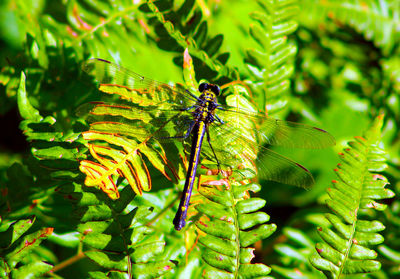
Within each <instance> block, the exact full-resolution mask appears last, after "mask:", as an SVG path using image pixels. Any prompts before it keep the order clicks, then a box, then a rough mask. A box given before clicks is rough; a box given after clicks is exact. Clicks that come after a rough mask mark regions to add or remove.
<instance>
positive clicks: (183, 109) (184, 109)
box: [179, 104, 196, 111]
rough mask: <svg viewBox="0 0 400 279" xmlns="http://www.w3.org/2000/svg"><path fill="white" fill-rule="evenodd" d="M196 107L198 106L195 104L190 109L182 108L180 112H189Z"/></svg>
mask: <svg viewBox="0 0 400 279" xmlns="http://www.w3.org/2000/svg"><path fill="white" fill-rule="evenodd" d="M195 106H196V104H194V105H193V106H190V107H188V108H181V109H179V110H180V111H188V110H191V109H192V108H194V107H195Z"/></svg>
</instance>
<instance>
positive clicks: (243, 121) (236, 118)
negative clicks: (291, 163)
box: [217, 107, 335, 149]
mask: <svg viewBox="0 0 400 279" xmlns="http://www.w3.org/2000/svg"><path fill="white" fill-rule="evenodd" d="M217 115H218V116H219V117H220V119H222V121H224V122H225V125H227V127H231V130H233V131H234V130H235V129H238V128H239V129H243V127H247V128H250V129H253V131H254V133H255V134H256V136H257V138H258V139H259V140H260V142H262V143H267V144H271V145H280V146H284V147H290V148H311V149H314V148H326V147H329V146H333V145H335V138H334V137H333V136H332V135H331V134H329V133H328V132H326V131H324V130H322V129H319V128H317V127H313V126H309V125H305V124H301V123H295V122H290V121H284V120H278V119H274V118H270V117H267V116H265V115H263V114H260V113H253V112H249V111H244V110H241V109H238V108H233V107H229V108H227V109H225V108H223V109H220V110H218V111H217ZM254 125H256V126H255V127H256V129H254V128H253V127H254ZM252 126H253V127H252Z"/></svg>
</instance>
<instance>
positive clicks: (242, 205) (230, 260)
mask: <svg viewBox="0 0 400 279" xmlns="http://www.w3.org/2000/svg"><path fill="white" fill-rule="evenodd" d="M216 182H218V181H212V182H208V183H207V182H204V183H203V185H202V187H201V188H200V189H199V193H200V194H201V195H202V196H203V197H204V198H205V199H206V200H205V201H204V203H200V204H198V205H197V206H196V210H197V211H198V212H199V213H201V214H202V218H200V220H198V221H197V222H196V226H197V227H198V228H199V229H200V230H201V231H202V232H203V233H205V235H200V237H199V243H201V244H202V245H204V247H205V250H204V252H203V254H202V258H203V260H204V261H205V262H206V263H207V265H208V266H207V267H206V268H205V269H204V277H205V278H238V277H239V278H241V277H247V278H258V277H262V276H266V275H268V274H269V273H270V268H269V267H267V266H265V265H263V264H252V263H251V261H252V259H253V258H254V254H253V250H254V248H249V246H250V245H254V243H255V242H257V241H259V240H262V239H264V238H267V237H269V236H270V235H271V234H272V233H273V232H274V231H275V229H276V226H275V225H274V224H265V222H268V221H269V216H268V215H267V214H266V213H264V212H261V211H259V210H260V209H262V208H263V207H264V206H265V200H263V199H260V198H249V193H248V191H249V190H251V191H252V192H258V191H259V190H260V188H259V185H257V184H247V185H240V184H238V185H232V184H231V183H230V181H229V180H225V179H221V180H219V182H220V184H217V183H216ZM213 184H214V185H213ZM221 187H224V188H225V189H220V188H221Z"/></svg>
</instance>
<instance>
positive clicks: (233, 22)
mask: <svg viewBox="0 0 400 279" xmlns="http://www.w3.org/2000/svg"><path fill="white" fill-rule="evenodd" d="M280 7H290V9H289V8H288V9H286V8H285V9H282V18H281V19H280V18H279V16H280V15H279V14H277V13H275V14H273V15H274V17H271V13H272V12H274V11H278V10H279V9H280ZM271 18H273V19H274V20H275V19H276V21H277V22H281V21H284V22H283V23H285V25H284V26H283V24H282V26H279V29H277V30H278V31H282V34H275V35H271V34H274V33H273V27H274V26H278V25H274V21H273V20H272V21H271V20H270V19H271ZM271 22H272V23H271ZM267 23H268V24H269V25H268V24H267ZM276 33H278V32H276ZM260 34H263V36H260ZM279 36H281V37H282V38H283V39H282V41H279V42H275V41H273V39H275V38H278V37H279ZM275 43H276V44H275ZM274 47H275V48H278V49H279V50H285V54H284V55H283V54H282V55H280V56H279V55H277V57H278V58H281V56H282V57H283V58H284V62H283V63H284V65H283V66H284V68H279V69H284V72H285V75H284V77H285V79H282V80H278V81H275V82H277V84H279V86H280V87H279V88H280V90H279V92H278V91H276V92H278V93H276V95H273V92H275V91H274V87H272V86H270V85H271V84H273V83H272V82H273V77H272V76H271V75H270V76H268V74H265V73H273V72H274V71H275V70H276V69H275V68H274V65H275V64H274V63H272V62H274V61H275V60H274V55H275V54H276V52H274V51H275V50H276V49H274ZM185 49H188V51H189V54H190V55H191V56H192V58H193V63H194V71H195V74H196V80H197V81H200V80H201V79H207V80H209V81H213V82H215V83H219V84H220V85H223V84H225V83H228V82H232V81H238V80H241V81H245V83H246V84H247V86H249V87H250V88H251V92H252V95H251V94H249V95H250V97H249V96H247V95H245V97H246V98H248V99H250V101H253V105H254V106H255V108H256V109H258V110H260V111H265V110H267V111H268V113H269V114H271V115H273V117H275V118H281V119H287V120H292V121H296V122H303V123H307V124H312V125H315V126H317V127H320V128H323V129H324V130H327V131H329V132H330V133H331V134H332V135H334V136H335V138H336V141H337V145H336V146H335V147H334V148H332V150H311V151H310V150H287V149H283V148H282V149H281V148H276V150H277V151H278V152H279V153H281V154H283V155H286V156H288V157H290V158H293V159H294V160H295V161H297V162H299V163H301V164H303V165H305V166H307V168H309V169H310V171H311V172H312V173H313V175H314V177H315V180H316V183H315V185H314V187H313V188H312V189H311V190H310V191H304V190H303V189H297V188H293V187H291V186H286V185H280V184H279V185H278V183H273V182H268V181H261V183H260V184H261V185H262V187H261V190H260V192H259V193H257V195H258V196H259V197H262V198H263V199H265V200H266V201H267V206H266V207H264V209H263V210H264V211H265V212H267V213H268V214H269V215H270V216H271V221H270V222H272V223H275V224H276V225H277V227H278V229H277V231H276V232H275V233H274V234H273V235H272V236H270V237H269V238H267V239H265V240H264V241H262V242H261V241H260V242H257V244H256V247H255V248H256V252H255V254H256V259H255V262H262V263H264V264H266V265H269V266H272V275H273V276H275V277H277V278H321V276H322V274H321V273H320V272H319V271H316V270H315V269H313V268H312V267H311V265H310V263H309V261H308V257H309V256H310V255H311V254H312V251H313V250H314V243H316V242H317V241H319V237H318V236H317V233H316V229H315V228H316V226H327V221H326V220H325V219H323V213H324V212H326V207H325V205H324V200H326V198H327V194H326V192H325V189H326V188H327V187H329V186H330V185H331V180H333V179H335V175H334V172H333V171H332V169H333V168H335V166H336V164H337V163H338V162H339V159H338V156H337V155H336V153H338V152H340V151H341V150H342V149H343V148H344V147H345V146H346V143H347V142H348V141H349V140H351V139H352V138H353V137H355V136H361V135H362V134H363V133H364V131H366V129H367V128H368V127H369V126H370V124H371V123H372V122H373V121H374V119H375V118H376V117H377V116H378V115H381V114H384V115H385V117H384V120H383V127H382V138H381V147H382V148H384V150H386V152H387V155H386V158H387V164H388V165H389V168H387V169H386V170H385V172H384V175H385V176H386V177H387V178H388V180H389V182H390V186H389V188H390V189H391V190H392V191H393V192H395V193H397V194H398V193H399V189H400V182H399V178H400V151H399V150H400V133H399V132H398V131H399V125H400V101H399V97H400V94H399V93H400V1H398V0H379V1H378V0H366V1H356V0H346V1H334V0H319V1H318V0H300V1H295V0H292V1H289V0H287V1H272V0H271V1H245V0H235V1H223V0H196V1H195V0H192V1H190V0H188V1H183V0H175V1H172V0H165V1H154V5H151V4H150V5H147V4H146V3H145V1H125V0H118V1H106V0H104V1H89V0H71V1H67V0H58V1H46V0H30V1H26V0H3V1H1V2H0V50H1V51H0V123H1V127H2V132H1V133H0V188H1V191H2V199H1V218H2V221H3V223H2V232H4V231H6V230H7V229H8V228H9V227H10V224H11V223H12V222H15V220H19V221H18V222H22V221H24V220H25V221H26V220H28V221H26V222H28V223H31V222H34V226H32V227H31V228H30V229H31V230H32V231H31V235H32V234H33V233H36V234H37V235H39V237H36V238H35V239H37V240H39V239H41V238H45V236H46V235H47V234H48V235H49V238H48V240H47V241H46V242H43V243H42V244H41V245H40V246H36V247H33V248H32V250H31V254H29V255H30V257H35V259H40V260H41V261H45V262H47V263H49V264H51V265H55V266H56V273H55V274H54V276H55V277H56V276H61V277H65V278H82V277H87V272H89V271H91V272H92V273H90V274H91V275H90V276H92V277H96V276H99V277H96V278H100V275H99V274H100V273H96V272H100V271H104V270H105V269H108V268H110V269H112V268H115V266H107V265H106V264H105V263H104V262H103V264H100V265H101V266H102V267H101V268H99V267H98V266H97V265H95V264H93V263H92V262H91V261H89V260H88V259H87V257H89V258H91V259H92V260H94V261H95V262H97V263H99V262H101V260H99V258H100V256H99V255H97V254H96V255H93V254H92V255H91V256H89V255H88V254H86V256H84V254H82V253H81V251H82V250H84V251H86V250H85V249H86V246H85V245H86V244H87V243H83V242H82V241H80V240H82V237H81V236H82V235H85V229H84V228H82V227H79V226H82V218H83V217H82V216H84V213H82V212H77V209H76V208H77V207H78V208H79V207H83V206H85V202H83V200H84V201H86V202H87V203H90V202H89V200H90V199H89V198H88V197H87V196H86V192H85V191H87V190H85V189H82V188H84V187H85V186H83V185H82V184H79V183H77V181H82V174H80V173H79V171H77V166H78V165H79V160H81V159H85V158H86V157H87V156H88V155H87V150H86V147H85V145H84V142H83V141H82V140H81V138H80V137H79V135H80V132H81V131H83V130H85V123H84V122H83V121H82V120H81V119H79V118H78V117H77V116H76V113H75V110H76V108H77V107H78V106H79V105H81V104H82V103H85V102H88V101H97V100H100V99H101V98H102V97H101V96H100V95H101V94H100V93H99V92H98V91H97V89H96V88H95V87H94V86H93V85H92V84H91V82H90V80H89V79H88V77H87V76H85V75H83V74H82V72H81V70H80V63H81V62H82V61H84V60H86V59H88V58H92V57H99V58H103V59H107V60H110V61H113V62H115V63H118V64H120V65H123V66H124V67H126V68H129V69H132V70H133V71H135V72H138V73H140V74H143V75H144V76H146V77H150V78H152V79H156V80H160V81H163V82H174V83H176V82H180V83H185V82H186V83H189V82H188V78H186V77H185V76H184V75H183V72H184V71H183V52H184V50H185ZM280 63H282V62H280ZM279 65H280V66H282V64H279ZM283 66H282V67H283ZM22 71H23V72H24V74H25V75H26V83H25V84H24V86H21V81H24V82H25V80H24V78H22V77H21V72H22ZM288 78H290V83H289V82H288V81H286V79H288ZM268 86H269V87H268ZM25 87H26V93H25V94H26V96H25V95H24V94H23V92H22V91H21V90H22V88H25ZM238 90H239V89H238ZM239 91H240V90H239ZM247 94H248V92H247ZM24 96H25V97H24ZM251 98H255V99H253V100H251ZM153 173H154V175H153ZM152 178H153V182H152V183H153V185H154V188H155V190H154V191H151V192H149V193H146V194H145V195H144V196H143V197H136V198H135V203H136V205H137V206H138V205H144V206H148V208H153V209H151V210H149V212H147V211H146V212H147V213H145V212H142V213H140V214H139V216H136V217H135V218H138V220H141V218H142V219H143V218H144V219H146V218H147V219H146V220H150V219H151V218H154V217H155V216H157V215H156V214H155V213H154V212H160V211H163V210H169V211H170V212H169V211H168V213H167V215H165V216H163V217H162V218H161V219H162V220H161V221H159V222H161V224H159V226H157V230H156V231H157V233H158V236H157V237H158V238H157V241H161V242H160V243H161V244H160V243H159V246H157V247H160V245H161V246H163V244H162V243H167V244H168V245H167V248H166V249H165V251H164V254H163V256H162V259H172V260H177V259H180V260H181V261H183V262H184V261H185V257H186V262H187V263H188V265H186V267H184V268H183V267H182V269H179V272H178V271H175V273H172V274H170V275H169V276H170V277H171V278H172V277H174V276H178V275H179V276H185V274H186V275H187V274H190V275H191V276H192V278H196V277H198V276H201V271H199V269H198V268H199V265H198V261H199V259H200V258H199V254H198V253H199V252H198V251H196V249H194V250H193V251H192V252H191V253H190V254H188V255H186V256H185V253H186V252H185V248H186V249H188V246H187V245H188V244H187V243H195V239H189V240H188V239H187V238H188V237H189V238H190V237H192V238H193V235H188V234H185V236H186V242H184V241H183V235H184V234H180V235H179V233H176V232H173V231H172V225H171V222H172V217H173V214H174V213H173V210H171V209H170V207H171V203H172V202H173V200H172V199H171V198H170V197H169V196H171V193H175V195H176V192H174V188H173V187H172V186H171V185H172V184H167V183H168V182H165V179H163V178H162V177H161V176H160V175H158V174H157V173H156V172H154V171H153V172H152ZM164 185H167V187H164ZM125 189H129V187H126V188H125ZM92 191H94V192H95V190H89V193H92ZM77 195H78V196H79V197H78V196H77ZM83 197H84V198H83ZM96 199H97V198H96ZM91 202H92V201H91ZM123 203H124V202H123V201H121V204H123ZM385 203H386V204H388V205H389V206H388V208H387V209H386V210H385V211H383V212H382V213H375V214H374V215H373V216H372V217H373V218H374V219H375V220H380V221H381V222H382V223H384V224H385V226H386V230H385V231H383V232H382V235H383V236H384V238H385V242H384V243H383V244H380V245H379V246H378V248H377V252H378V260H379V261H380V262H381V264H382V268H381V269H380V270H379V271H376V272H375V273H373V274H372V275H370V276H372V278H394V276H400V260H399V259H400V242H399V239H400V235H399V232H400V230H399V227H400V221H399V208H400V207H399V206H400V204H399V202H398V200H396V199H387V200H386V201H385ZM120 206H122V205H120ZM175 206H176V205H175ZM116 207H117V205H116ZM115 210H116V211H118V210H117V209H115ZM152 210H154V212H153V213H152ZM78 211H79V209H78ZM33 216H34V217H33ZM146 216H147V217H146ZM148 216H150V217H148ZM79 220H80V221H79ZM135 220H136V219H135ZM14 225H15V224H14ZM15 226H17V225H15ZM21 226H22V225H21ZM22 227H23V226H22ZM44 228H47V230H45V232H43V231H40V230H44ZM50 228H54V232H53V231H52V229H50ZM160 228H161V229H160ZM38 232H40V233H38ZM78 232H80V233H81V234H79V233H78ZM24 233H25V231H24V230H22V231H21V233H20V235H24ZM80 235H81V236H80ZM150 238H153V240H154V239H155V238H156V237H155V236H154V235H152V236H151V237H150ZM157 241H155V240H154V241H153V242H151V243H158V242H157ZM37 243H39V241H37ZM182 243H185V245H183V244H182ZM88 245H89V246H90V244H88ZM189 246H190V245H189ZM90 247H97V246H96V245H95V244H93V243H92V245H91V246H90ZM195 247H196V246H195ZM97 249H104V247H103V248H99V247H97ZM160 249H161V248H160ZM32 252H33V253H32ZM92 252H94V251H92ZM196 253H197V254H196ZM157 255H158V254H157ZM96 257H97V258H96ZM94 258H96V259H97V260H96V259H94ZM67 259H73V260H72V261H71V262H67V263H65V261H66V260H67ZM25 260H26V259H25ZM160 260H161V258H160ZM26 261H27V260H26ZM18 262H19V265H23V263H24V259H23V258H21V259H19V260H18ZM27 262H29V261H27ZM27 262H25V264H26V263H27ZM165 262H168V261H167V260H165ZM165 262H163V264H165ZM60 263H62V265H61V264H60ZM175 264H176V262H173V264H171V267H170V269H172V268H173V265H175ZM161 266H164V267H165V265H161ZM181 266H182V265H181ZM35 268H37V269H38V270H40V272H42V273H37V274H44V273H45V272H47V271H48V270H50V268H51V267H48V266H47V265H45V266H42V265H41V266H40V267H38V266H35ZM196 268H197V269H196ZM166 270H169V269H168V268H167V269H166ZM23 272H27V271H26V270H25V271H24V270H22V269H21V270H20V274H25V273H23ZM140 272H142V271H140ZM16 274H17V273H16ZM56 274H57V275H56ZM14 276H17V275H14ZM19 276H22V275H19ZM159 276H162V275H161V273H160V274H159ZM164 276H167V275H164ZM356 276H357V275H356ZM20 278H23V277H20ZM181 278H184V277H181ZM186 278H188V277H186ZM355 278H359V277H355Z"/></svg>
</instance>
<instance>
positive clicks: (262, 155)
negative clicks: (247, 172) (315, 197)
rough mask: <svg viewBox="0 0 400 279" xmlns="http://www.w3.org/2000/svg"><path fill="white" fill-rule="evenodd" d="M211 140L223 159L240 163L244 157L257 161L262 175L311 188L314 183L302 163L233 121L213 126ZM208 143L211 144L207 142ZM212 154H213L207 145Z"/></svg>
mask: <svg viewBox="0 0 400 279" xmlns="http://www.w3.org/2000/svg"><path fill="white" fill-rule="evenodd" d="M209 131H210V137H211V139H223V140H216V141H211V144H212V145H213V148H214V150H215V152H216V155H217V158H218V160H219V161H220V162H222V163H225V162H228V164H236V166H237V164H240V163H242V162H243V161H249V160H250V161H253V162H255V164H256V167H257V171H258V175H259V177H260V178H261V179H265V180H272V181H276V182H281V183H285V184H290V185H295V186H299V187H303V188H309V187H311V186H312V185H313V184H314V179H313V177H312V175H311V173H310V172H309V171H308V170H307V169H306V168H305V167H303V166H302V165H300V164H298V163H296V162H294V161H292V160H290V159H289V158H286V157H284V156H282V155H279V154H278V153H276V152H274V151H272V150H270V149H267V148H264V147H262V146H259V144H258V143H257V142H255V141H254V138H251V135H246V134H243V133H242V132H241V131H240V130H238V129H237V128H236V127H235V126H232V125H230V124H229V123H225V124H221V123H216V124H213V125H210V127H209ZM206 145H207V144H206ZM205 153H206V155H207V157H208V158H210V159H212V158H213V155H212V153H211V152H210V150H209V148H205Z"/></svg>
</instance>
